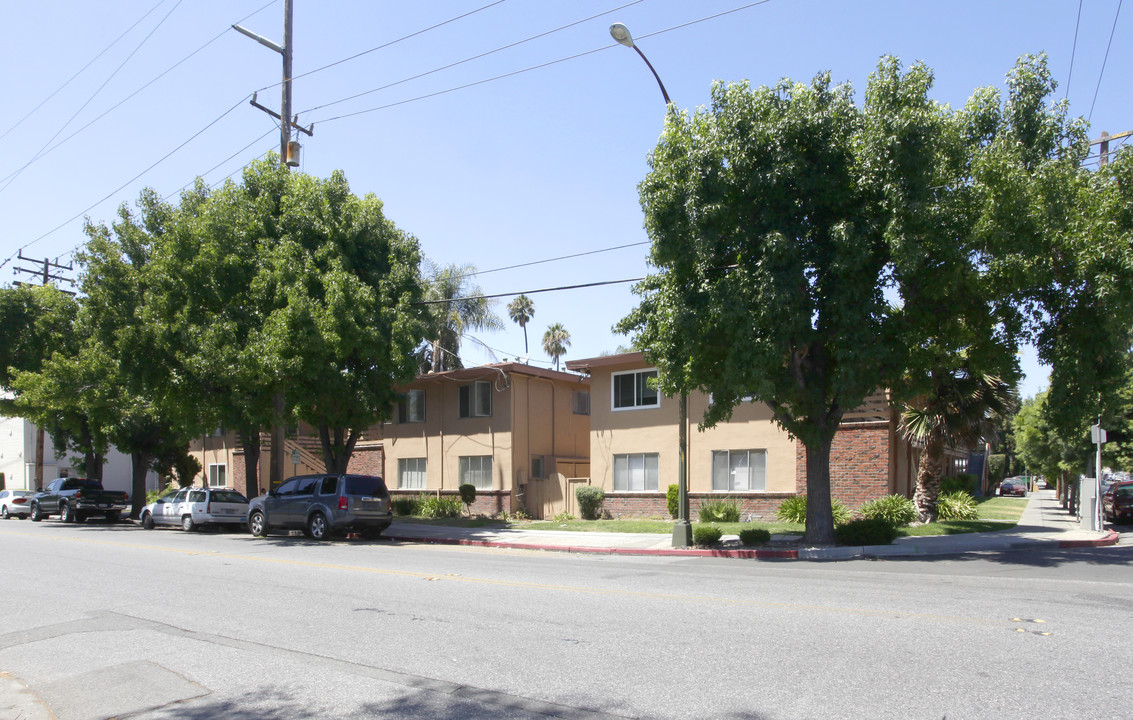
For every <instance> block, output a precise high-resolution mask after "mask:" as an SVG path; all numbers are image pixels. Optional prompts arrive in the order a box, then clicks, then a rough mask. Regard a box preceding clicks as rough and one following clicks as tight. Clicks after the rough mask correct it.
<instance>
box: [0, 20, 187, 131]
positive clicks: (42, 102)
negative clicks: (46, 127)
mask: <svg viewBox="0 0 1133 720" xmlns="http://www.w3.org/2000/svg"><path fill="white" fill-rule="evenodd" d="M163 4H165V0H158V3H157V4H156V5H154V6H153V7H151V8H150V9H149V10H148V11H147V12H146V14H145V15H142V16H141V17H140V18H138V19H137V20H135V21H134V24H133V25H131V26H130V27H128V28H126V29H125V30H123V31H122V34H121V35H119V36H118V37H116V38H115V39H114V40H112V41H111V43H110V44H109V45H107V46H106V47H104V48H103V49H102V51H101V52H100V53H99V54H97V55H95V56H94V57H93V58H91V59H90V60H89V61H88V62H87V64H86V65H83V66H82V67H81V68H79V71H78V72H76V73H75V74H74V75H72V76H71V77H70V78H68V79H67V80H66V82H64V83H63V84H62V85H60V86H59V87H57V88H55V91H54V92H52V93H51V94H50V95H48V96H47V97H45V98H44V99H43V100H41V101H40V103H39V104H38V105H36V106H35V107H33V108H32V109H31V110H28V112H27V114H26V115H24V116H23V117H22V118H20V119H19V120H17V121H16V124H15V125H13V126H12V127H10V128H8V129H7V130H5V131H4V132H3V134H0V140H3V139H4V138H5V137H7V136H8V133H10V132H12V131H13V130H15V129H16V128H18V127H19V126H20V125H22V124H23V122H24V120H27V119H28V118H29V117H31V116H32V115H33V114H35V111H36V110H39V109H40V108H41V107H43V106H44V105H45V104H47V102H48V101H49V100H51V98H53V97H55V96H56V95H58V94H59V93H60V92H62V91H63V88H65V87H67V86H68V85H70V84H71V81H72V80H74V79H75V78H77V77H78V76H80V75H82V74H83V72H84V71H85V70H86V69H87V68H89V67H90V66H91V65H93V64H94V63H95V61H96V60H98V59H99V58H100V57H102V56H103V55H105V54H106V53H108V52H109V51H110V48H112V47H114V46H115V45H117V44H118V43H119V41H121V40H122V38H124V37H126V36H127V35H129V34H130V31H131V30H133V29H134V28H136V27H137V26H138V25H139V24H140V23H141V22H142V20H145V19H146V18H147V17H149V16H150V15H152V14H153V12H154V10H157V9H158V8H159V7H161V6H162V5H163Z"/></svg>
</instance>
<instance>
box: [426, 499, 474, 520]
mask: <svg viewBox="0 0 1133 720" xmlns="http://www.w3.org/2000/svg"><path fill="white" fill-rule="evenodd" d="M463 511H464V503H462V502H461V501H460V498H459V497H437V496H435V495H422V496H421V505H420V507H419V509H418V512H419V513H420V515H421V516H422V517H427V518H454V517H460V514H461V513H462V512H463Z"/></svg>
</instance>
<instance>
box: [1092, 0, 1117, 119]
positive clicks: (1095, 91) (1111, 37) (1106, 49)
mask: <svg viewBox="0 0 1133 720" xmlns="http://www.w3.org/2000/svg"><path fill="white" fill-rule="evenodd" d="M1121 2H1122V0H1117V12H1115V13H1114V14H1113V27H1112V28H1110V30H1109V42H1108V43H1106V46H1105V57H1104V58H1102V69H1101V72H1099V73H1098V86H1097V87H1096V88H1094V99H1093V101H1092V102H1091V103H1090V114H1089V115H1087V116H1086V122H1090V120H1091V119H1093V117H1094V104H1095V103H1097V101H1098V91H1099V90H1101V89H1102V76H1103V75H1105V64H1106V62H1107V61H1108V60H1109V49H1110V48H1111V47H1112V46H1113V33H1114V31H1116V30H1117V18H1118V16H1120V15H1121Z"/></svg>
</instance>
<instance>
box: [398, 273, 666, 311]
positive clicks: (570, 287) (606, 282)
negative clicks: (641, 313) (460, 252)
mask: <svg viewBox="0 0 1133 720" xmlns="http://www.w3.org/2000/svg"><path fill="white" fill-rule="evenodd" d="M644 279H645V278H643V277H637V278H626V279H625V280H600V281H598V282H592V283H581V284H579V285H559V286H558V287H549V288H539V289H538V290H516V291H513V292H505V293H494V294H491V295H466V296H464V297H458V298H447V299H445V300H418V301H417V302H415V303H410V304H411V305H441V304H444V303H452V302H461V301H464V300H494V299H496V298H502V297H512V296H513V295H536V294H538V293H547V292H559V291H562V290H580V289H583V288H592V287H602V286H604V285H624V284H625V283H631V282H640V281H642V280H644Z"/></svg>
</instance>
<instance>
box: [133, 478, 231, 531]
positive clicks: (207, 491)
mask: <svg viewBox="0 0 1133 720" xmlns="http://www.w3.org/2000/svg"><path fill="white" fill-rule="evenodd" d="M141 520H142V527H144V528H145V529H147V530H152V529H153V528H154V527H155V526H157V525H180V526H181V529H182V530H185V531H187V532H192V531H193V530H197V529H198V528H201V527H204V526H205V525H216V526H221V527H222V526H225V525H230V526H234V527H237V528H239V527H241V526H243V525H245V524H246V523H247V522H248V498H246V497H244V496H243V495H241V494H240V493H238V492H236V491H235V490H228V489H227V488H208V487H187V488H181V489H180V490H178V491H177V492H175V493H170V494H167V495H164V496H162V497H160V498H158V499H157V501H156V502H153V503H150V504H149V505H146V506H145V507H144V508H142V515H141Z"/></svg>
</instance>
